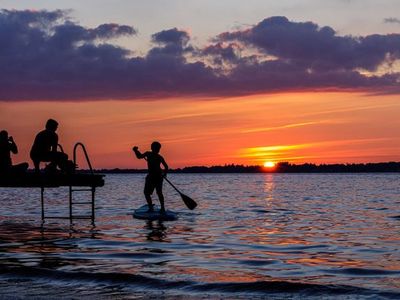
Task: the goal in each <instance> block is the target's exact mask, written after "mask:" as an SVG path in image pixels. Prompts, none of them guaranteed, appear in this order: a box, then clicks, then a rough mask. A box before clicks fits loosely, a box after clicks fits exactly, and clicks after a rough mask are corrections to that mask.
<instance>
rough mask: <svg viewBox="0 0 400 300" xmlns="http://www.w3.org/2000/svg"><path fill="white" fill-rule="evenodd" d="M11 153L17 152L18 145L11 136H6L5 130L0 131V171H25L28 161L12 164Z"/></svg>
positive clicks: (9, 172) (15, 172) (17, 172)
mask: <svg viewBox="0 0 400 300" xmlns="http://www.w3.org/2000/svg"><path fill="white" fill-rule="evenodd" d="M11 153H13V154H17V153H18V147H17V144H16V143H15V142H14V139H13V137H12V136H8V132H7V131H5V130H2V131H0V173H7V174H20V173H24V172H26V170H27V169H28V163H21V164H17V165H14V166H13V164H12V160H11Z"/></svg>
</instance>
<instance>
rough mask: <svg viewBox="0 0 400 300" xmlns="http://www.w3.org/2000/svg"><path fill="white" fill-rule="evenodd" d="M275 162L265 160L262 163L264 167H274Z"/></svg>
mask: <svg viewBox="0 0 400 300" xmlns="http://www.w3.org/2000/svg"><path fill="white" fill-rule="evenodd" d="M275 165H276V164H275V163H274V162H273V161H266V162H265V163H264V168H274V167H275Z"/></svg>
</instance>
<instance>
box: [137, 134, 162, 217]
mask: <svg viewBox="0 0 400 300" xmlns="http://www.w3.org/2000/svg"><path fill="white" fill-rule="evenodd" d="M160 149H161V144H160V143H159V142H153V143H152V144H151V151H146V152H144V153H141V152H140V151H139V148H138V147H137V146H135V147H133V148H132V150H133V152H135V155H136V157H137V158H138V159H142V158H144V159H145V160H147V168H148V174H147V176H146V182H145V185H144V196H145V198H146V201H147V204H148V206H149V212H152V211H153V203H152V201H151V194H153V191H154V189H155V190H156V192H157V196H158V199H159V201H160V205H161V209H160V211H161V213H165V206H164V195H163V192H162V184H163V178H164V176H166V175H167V172H168V165H167V163H166V162H165V160H164V158H163V157H162V156H161V155H160V154H159V153H160ZM161 165H163V167H164V170H163V169H161Z"/></svg>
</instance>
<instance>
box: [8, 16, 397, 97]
mask: <svg viewBox="0 0 400 300" xmlns="http://www.w3.org/2000/svg"><path fill="white" fill-rule="evenodd" d="M136 33H137V31H136V29H135V28H133V27H131V26H127V25H119V24H102V25H100V26H98V27H95V28H87V27H84V26H81V25H79V24H77V23H76V22H73V21H71V19H70V18H69V16H68V13H67V12H65V11H61V10H57V11H50V12H49V11H14V10H13V11H10V10H1V11H0V45H1V46H0V70H1V71H0V101H12V100H99V99H138V98H140V99H143V98H159V97H169V96H176V97H179V96H182V97H193V96H207V97H212V96H221V95H229V96H235V95H247V94H255V93H268V92H279V91H290V90H318V89H321V90H325V89H335V90H340V89H346V90H359V91H360V90H361V91H371V92H400V89H399V88H398V86H399V80H400V75H399V73H396V72H393V71H391V72H388V73H386V74H382V73H376V74H375V73H374V72H375V71H377V70H378V68H379V67H380V66H381V65H382V64H389V65H390V63H393V62H394V61H396V60H398V59H399V56H400V35H399V34H390V35H378V34H376V35H369V36H364V37H352V36H339V35H337V33H336V32H335V31H334V30H333V29H332V28H330V27H319V26H318V25H317V24H314V23H311V22H305V23H303V22H291V21H289V20H288V19H287V18H285V17H272V18H268V19H265V20H263V21H262V22H260V23H258V24H256V25H254V26H253V27H250V28H248V29H245V30H236V31H231V32H224V33H221V34H220V35H218V36H217V37H214V38H213V39H212V41H213V42H212V43H211V44H210V45H208V46H207V47H204V48H198V47H195V46H193V45H192V44H191V40H190V35H189V34H188V33H187V32H186V31H183V30H179V29H177V28H172V29H168V30H163V31H160V32H158V33H155V34H153V35H152V41H153V47H152V48H150V49H149V50H148V52H147V53H146V55H144V56H133V52H131V51H130V50H127V49H124V48H121V47H119V46H116V45H115V44H112V43H111V39H113V38H116V37H120V36H134V35H135V34H136ZM368 72H369V73H368ZM377 74H379V75H377ZM367 75H368V76H367Z"/></svg>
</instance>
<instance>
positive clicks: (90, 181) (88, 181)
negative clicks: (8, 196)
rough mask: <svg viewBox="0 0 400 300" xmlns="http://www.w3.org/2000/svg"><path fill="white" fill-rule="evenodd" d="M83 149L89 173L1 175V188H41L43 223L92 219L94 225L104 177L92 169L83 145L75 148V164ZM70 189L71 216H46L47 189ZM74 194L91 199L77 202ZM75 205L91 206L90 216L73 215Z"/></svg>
mask: <svg viewBox="0 0 400 300" xmlns="http://www.w3.org/2000/svg"><path fill="white" fill-rule="evenodd" d="M79 146H80V147H81V148H82V150H83V153H84V155H85V158H86V161H87V164H88V166H89V172H75V173H72V174H61V173H54V174H46V173H30V172H27V173H22V174H18V175H10V174H0V187H4V188H6V187H7V188H40V191H41V193H40V203H41V209H42V214H41V215H42V221H43V222H44V221H45V219H69V220H70V222H71V223H72V220H73V219H91V220H92V223H93V224H94V219H95V192H96V188H97V187H102V186H104V178H103V177H104V175H101V174H95V173H94V172H93V169H92V165H91V163H90V160H89V157H88V154H87V152H86V149H85V147H84V145H83V144H82V143H77V144H76V145H75V147H74V164H75V165H76V150H77V148H78V147H79ZM59 187H69V201H68V204H69V216H65V217H59V216H45V209H44V191H45V188H59ZM74 192H91V199H90V200H89V201H85V202H81V201H79V202H75V201H74V200H73V193H74ZM74 205H90V206H91V214H90V215H73V213H72V207H73V206H74Z"/></svg>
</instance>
